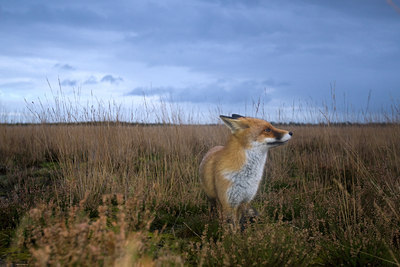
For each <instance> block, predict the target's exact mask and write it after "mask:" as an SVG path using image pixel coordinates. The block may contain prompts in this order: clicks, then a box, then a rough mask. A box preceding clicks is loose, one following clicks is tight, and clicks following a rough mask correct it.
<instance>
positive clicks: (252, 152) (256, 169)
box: [224, 146, 268, 207]
mask: <svg viewBox="0 0 400 267" xmlns="http://www.w3.org/2000/svg"><path fill="white" fill-rule="evenodd" d="M267 152H268V149H267V148H266V147H265V146H262V147H257V146H256V147H253V148H251V149H248V150H246V162H245V164H244V165H243V167H242V168H241V169H240V170H238V171H234V172H226V173H224V176H225V177H226V178H227V179H228V180H230V181H231V182H232V185H231V187H230V188H229V189H228V190H227V198H228V202H229V204H230V205H232V206H233V207H235V206H238V205H240V204H241V203H247V202H250V201H251V200H252V199H253V198H254V196H255V195H256V193H257V189H258V186H259V184H260V181H261V178H262V175H263V171H264V165H265V161H266V159H267Z"/></svg>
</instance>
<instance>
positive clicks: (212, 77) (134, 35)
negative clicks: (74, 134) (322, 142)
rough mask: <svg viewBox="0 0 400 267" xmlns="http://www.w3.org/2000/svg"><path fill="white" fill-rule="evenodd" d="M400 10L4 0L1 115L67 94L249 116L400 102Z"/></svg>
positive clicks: (375, 5) (363, 5)
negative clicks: (302, 106) (252, 108)
mask: <svg viewBox="0 0 400 267" xmlns="http://www.w3.org/2000/svg"><path fill="white" fill-rule="evenodd" d="M396 4H398V5H400V1H393V2H392V1H385V0H359V1H355V0H354V1H352V0H336V1H321V0H314V1H311V0H296V1H278V0H276V1H274V0H269V1H257V0H246V1H244V0H243V1H239V0H232V1H224V0H220V1H211V0H209V1H207V0H194V1H178V0H163V1H105V0H96V1H91V0H86V1H43V0H35V1H20V0H12V1H11V0H1V1H0V106H1V107H2V109H3V110H7V111H15V110H21V109H22V108H23V107H25V105H26V104H25V100H26V101H27V102H28V103H30V102H32V101H37V100H38V99H41V100H43V99H45V98H46V97H49V96H51V91H50V89H49V85H48V82H47V80H48V81H49V83H50V85H51V86H52V88H53V89H57V88H58V87H59V81H60V85H61V87H62V90H63V92H64V94H65V95H67V96H71V97H72V95H73V92H74V91H75V92H77V91H79V94H80V95H81V98H82V99H86V98H87V97H93V96H94V97H96V99H98V100H99V101H105V102H107V101H110V99H112V100H113V101H116V102H118V103H121V104H123V105H131V106H135V105H138V106H139V104H138V103H140V102H141V101H142V102H143V95H145V96H146V97H147V99H148V101H153V102H156V101H157V99H159V98H160V97H161V98H163V99H164V100H166V101H167V102H173V103H177V104H179V105H182V107H184V108H183V110H185V108H186V107H188V106H190V107H197V108H198V110H199V111H200V112H202V111H204V110H209V109H213V108H214V107H216V106H218V107H222V110H224V111H226V112H229V111H232V112H237V113H238V112H242V113H243V112H246V107H248V105H249V104H251V102H252V101H254V100H256V99H258V98H260V97H261V99H262V102H263V103H264V105H265V106H267V107H268V108H269V109H271V107H272V108H279V107H282V106H283V105H286V106H290V105H293V104H292V103H293V101H299V102H302V101H305V102H304V103H310V102H312V103H315V104H316V105H320V104H322V103H324V101H329V99H331V87H335V88H336V95H337V98H338V99H340V100H338V101H341V102H344V101H346V103H347V104H344V105H347V106H351V108H352V109H354V110H362V109H364V110H365V109H366V106H367V102H368V95H369V94H371V100H370V103H369V107H368V108H369V109H370V110H381V109H382V108H385V107H389V106H390V105H392V104H393V103H399V99H400V88H399V87H400V86H399V85H400V11H399V10H400V8H398V7H397V6H396Z"/></svg>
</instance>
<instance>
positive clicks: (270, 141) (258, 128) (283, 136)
mask: <svg viewBox="0 0 400 267" xmlns="http://www.w3.org/2000/svg"><path fill="white" fill-rule="evenodd" d="M220 118H221V119H222V121H223V122H224V123H225V125H226V126H228V128H229V129H230V130H231V131H232V134H233V136H234V137H236V138H237V139H238V140H239V141H240V143H241V144H242V145H244V146H245V147H254V146H262V147H266V148H272V147H276V146H279V145H283V144H285V143H286V142H287V141H289V140H290V138H292V135H293V133H292V132H289V131H285V130H281V129H278V128H275V127H274V126H272V125H271V123H269V122H267V121H264V120H261V119H256V118H250V117H243V116H241V115H238V114H232V117H228V116H222V115H221V116H220Z"/></svg>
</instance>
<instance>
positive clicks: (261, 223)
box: [0, 123, 400, 266]
mask: <svg viewBox="0 0 400 267" xmlns="http://www.w3.org/2000/svg"><path fill="white" fill-rule="evenodd" d="M279 127H280V128H283V129H287V130H291V131H293V132H294V135H293V138H292V140H291V141H290V142H289V143H288V144H287V145H285V146H282V147H278V148H275V149H272V150H271V151H270V152H269V155H268V160H267V165H266V171H265V176H264V179H263V181H262V185H261V186H260V188H259V192H258V194H257V196H256V199H255V200H254V202H253V204H254V206H255V207H256V208H257V209H258V210H259V211H260V214H261V215H260V217H259V218H258V221H257V222H255V223H253V224H251V225H248V227H247V228H246V229H245V230H244V231H243V232H241V233H240V232H239V233H235V234H232V233H231V232H230V230H229V229H228V228H227V227H225V226H224V225H223V224H221V223H220V222H219V221H218V219H217V218H211V217H210V216H209V210H208V203H207V201H206V198H205V196H204V195H203V193H202V192H201V189H200V184H199V178H198V165H199V162H200V160H201V158H202V156H203V155H204V154H205V153H206V151H207V150H208V149H209V148H211V147H212V146H214V145H219V144H224V143H225V141H226V139H227V137H228V136H229V130H228V129H227V128H225V127H224V126H222V125H216V126H206V125H203V126H196V125H192V126H188V125H155V126H143V125H132V126H130V125H126V124H125V125H123V124H112V125H110V124H107V123H104V124H97V125H91V124H87V125H72V124H65V125H46V124H39V125H25V126H24V125H0V231H1V232H0V244H1V245H0V246H1V247H0V253H1V254H0V258H1V259H2V261H7V262H14V263H16V262H22V263H26V262H28V263H31V264H36V265H41V266H45V265H46V264H51V265H55V264H58V263H59V264H61V265H75V266H77V265H79V266H85V265H86V266H90V265H93V264H94V263H102V264H103V265H107V266H110V265H114V266H124V265H125V266H130V265H133V264H142V265H153V264H154V265H161V264H164V265H165V264H167V265H168V264H171V265H208V266H215V265H243V266H249V265H265V264H268V265H275V266H282V265H295V266H301V265H321V264H322V265H339V264H344V265H354V266H355V265H365V264H367V263H369V264H371V265H387V266H392V265H400V204H399V203H400V125H399V124H367V125H352V126H350V125H330V126H327V125H319V126H290V125H286V126H285V125H283V126H279Z"/></svg>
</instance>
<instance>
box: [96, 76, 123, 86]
mask: <svg viewBox="0 0 400 267" xmlns="http://www.w3.org/2000/svg"><path fill="white" fill-rule="evenodd" d="M100 81H101V82H109V83H111V84H118V83H119V82H122V81H123V79H122V78H121V77H114V76H112V75H111V74H108V75H105V76H104V77H103V78H101V80H100Z"/></svg>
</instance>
